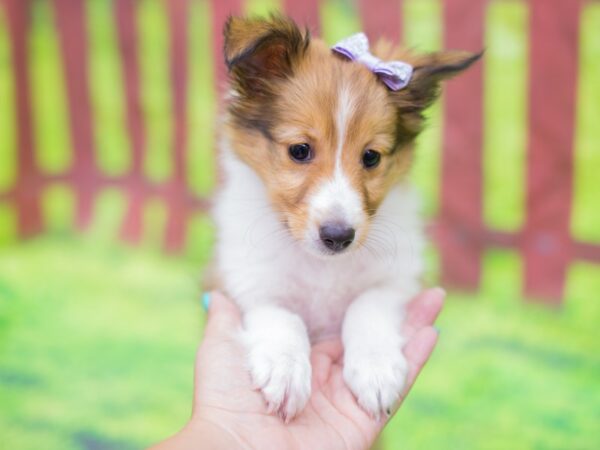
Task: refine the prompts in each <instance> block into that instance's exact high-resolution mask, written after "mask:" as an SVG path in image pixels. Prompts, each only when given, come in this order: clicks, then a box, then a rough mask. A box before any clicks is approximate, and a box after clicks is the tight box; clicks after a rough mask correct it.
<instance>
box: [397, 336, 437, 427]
mask: <svg viewBox="0 0 600 450" xmlns="http://www.w3.org/2000/svg"><path fill="white" fill-rule="evenodd" d="M437 340H438V332H437V331H436V329H435V328H433V327H424V328H421V329H420V330H419V331H417V332H416V333H415V335H414V336H413V337H412V338H411V339H410V340H409V341H408V342H407V343H406V345H405V346H404V356H405V357H406V360H407V361H408V374H407V376H406V385H405V387H404V390H403V391H402V394H400V397H399V398H398V401H397V402H396V404H395V405H394V407H393V408H392V412H391V414H388V419H389V418H391V417H393V416H394V414H396V411H398V408H400V405H402V402H403V401H404V399H405V398H406V396H407V395H408V393H409V392H410V390H411V388H412V386H413V384H414V383H415V380H416V379H417V377H418V376H419V373H421V369H422V368H423V366H424V365H425V363H426V362H427V360H428V359H429V357H430V356H431V353H432V352H433V349H434V348H435V344H436V343H437Z"/></svg>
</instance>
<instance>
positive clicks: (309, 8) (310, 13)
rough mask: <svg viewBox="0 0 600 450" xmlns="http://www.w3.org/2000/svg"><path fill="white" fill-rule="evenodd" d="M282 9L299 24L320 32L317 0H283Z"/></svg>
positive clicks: (317, 32)
mask: <svg viewBox="0 0 600 450" xmlns="http://www.w3.org/2000/svg"><path fill="white" fill-rule="evenodd" d="M283 10H284V11H285V13H286V14H287V15H289V16H290V17H291V18H292V19H294V20H295V21H296V23H297V24H298V25H299V26H307V27H308V29H309V30H310V31H311V32H313V33H316V34H319V33H320V28H321V21H320V19H319V0H302V1H298V0H284V2H283Z"/></svg>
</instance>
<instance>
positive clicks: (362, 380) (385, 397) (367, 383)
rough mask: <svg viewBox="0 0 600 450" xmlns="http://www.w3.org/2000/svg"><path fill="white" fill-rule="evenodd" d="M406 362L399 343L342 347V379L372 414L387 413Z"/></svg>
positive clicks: (402, 380) (399, 387)
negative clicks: (392, 345)
mask: <svg viewBox="0 0 600 450" xmlns="http://www.w3.org/2000/svg"><path fill="white" fill-rule="evenodd" d="M407 374H408V364H407V361H406V358H405V357H404V355H403V354H402V350H401V348H399V347H390V348H369V347H362V346H361V347H360V349H346V355H345V357H344V380H345V381H346V384H347V385H348V387H349V388H350V390H351V391H352V393H353V394H354V396H355V397H356V400H357V401H358V404H359V405H360V406H361V407H362V408H363V409H364V410H365V411H366V412H367V413H369V414H370V415H371V416H372V417H375V418H377V419H378V418H379V417H380V414H381V413H384V414H386V415H388V416H389V415H390V413H391V411H392V409H393V407H394V405H395V404H396V402H397V401H398V399H399V398H400V394H401V393H402V390H403V389H404V386H405V383H406V376H407Z"/></svg>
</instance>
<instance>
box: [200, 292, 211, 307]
mask: <svg viewBox="0 0 600 450" xmlns="http://www.w3.org/2000/svg"><path fill="white" fill-rule="evenodd" d="M202 306H203V307H204V310H205V311H208V307H209V306H210V292H205V293H204V294H202Z"/></svg>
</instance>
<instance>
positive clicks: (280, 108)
mask: <svg viewBox="0 0 600 450" xmlns="http://www.w3.org/2000/svg"><path fill="white" fill-rule="evenodd" d="M225 32H226V48H225V55H226V59H227V61H228V63H229V64H230V69H231V70H232V74H231V78H232V86H233V89H234V91H235V93H234V97H233V100H232V103H231V104H230V116H229V120H228V121H226V128H225V132H226V133H227V135H228V138H229V141H230V142H231V143H232V146H233V149H234V151H235V152H236V153H237V154H238V156H239V157H240V158H241V159H242V160H243V161H244V162H246V163H247V164H248V165H249V166H250V167H252V168H253V169H254V171H255V172H256V173H257V174H258V175H259V176H260V177H261V178H262V180H263V182H264V184H265V186H266V188H267V191H268V193H269V196H270V199H271V201H272V204H273V205H274V207H275V209H276V211H277V212H278V213H279V214H280V215H281V219H282V221H283V222H284V223H285V224H286V225H287V226H288V228H289V230H290V231H291V233H292V235H293V236H295V237H296V238H297V239H301V238H302V236H303V234H304V231H305V229H306V226H307V220H308V203H307V199H308V198H309V197H310V195H311V194H312V193H313V191H314V189H315V188H316V187H318V186H319V184H320V183H322V182H323V181H324V180H325V179H327V178H328V177H331V176H332V174H333V172H334V168H335V162H336V149H337V148H338V146H339V145H340V143H339V142H338V134H339V130H338V129H337V127H338V126H339V124H337V123H336V116H337V113H338V111H337V108H338V106H339V105H338V99H339V98H340V96H341V91H342V90H346V92H347V93H349V95H350V97H351V102H352V105H354V108H352V110H351V113H350V115H349V117H348V122H347V124H346V133H345V136H343V137H342V138H343V150H342V169H343V172H344V173H345V175H346V176H347V177H348V178H349V179H350V181H351V184H352V186H353V187H354V188H355V189H356V191H357V192H359V193H360V194H361V196H362V200H363V206H364V210H365V212H366V213H367V216H372V215H373V214H374V213H375V212H376V210H377V208H378V206H379V205H380V203H381V202H382V200H383V199H384V197H385V195H386V194H387V192H388V191H389V189H390V188H391V186H392V185H393V184H394V183H397V182H399V181H401V180H402V179H403V177H404V176H405V175H406V173H407V172H408V170H409V168H410V165H411V161H412V155H413V141H414V137H415V136H416V135H417V134H418V132H419V131H420V130H421V127H422V116H421V112H422V110H423V108H425V107H426V106H428V105H429V104H430V103H431V102H432V101H433V100H434V99H435V98H436V97H437V94H438V84H439V81H440V80H441V79H442V78H443V77H445V76H448V75H451V74H453V73H455V72H456V71H458V70H462V68H464V67H462V66H461V64H463V65H464V63H465V61H466V60H468V59H469V58H471V59H472V58H473V55H472V54H467V53H464V52H454V53H443V54H442V53H440V54H433V55H425V56H417V55H413V54H411V53H410V52H407V51H405V50H400V49H397V48H395V47H393V46H392V45H391V44H389V43H387V42H385V41H381V42H379V43H378V44H377V45H376V46H375V47H374V53H375V54H377V55H378V56H379V57H381V58H383V59H387V60H390V59H402V60H404V61H406V62H409V63H411V64H412V65H413V66H414V67H415V74H414V77H413V81H412V82H411V85H409V87H408V88H406V89H404V90H401V91H398V92H393V91H390V90H389V89H387V88H386V86H385V85H384V84H383V83H381V82H380V81H379V80H378V79H377V77H376V76H375V75H374V74H373V73H372V72H371V71H369V70H368V69H367V68H366V67H364V66H363V65H361V64H358V63H355V62H350V61H348V60H346V59H344V58H343V57H341V56H338V55H335V54H333V53H332V52H331V50H330V49H329V47H328V46H327V45H326V44H325V43H324V42H322V41H321V40H318V39H314V40H311V41H310V43H309V41H308V36H307V34H306V33H302V32H300V31H299V30H298V29H297V28H296V27H295V25H294V24H293V22H291V21H289V20H287V19H284V18H281V17H276V18H272V19H271V21H269V20H264V19H261V20H257V21H253V20H249V19H231V20H230V21H229V22H228V25H227V28H226V31H225ZM269 33H272V34H273V37H272V45H269V42H270V39H271V38H270V37H269V36H270V35H269ZM286 36H287V38H286ZM257 39H259V40H260V46H258V47H257V46H256V42H257ZM286 39H287V40H286ZM253 46H254V47H253ZM244 52H246V54H247V58H250V61H249V62H248V61H246V60H244V59H243V58H242V60H241V62H240V64H241V65H240V66H239V67H236V62H235V59H236V58H237V57H238V56H239V55H243V54H245V53H244ZM279 59H280V60H279ZM232 61H233V63H232ZM232 64H233V67H231V65H232ZM260 64H263V65H264V67H263V66H261V65H260ZM467 65H468V63H467ZM454 66H456V69H455V70H452V69H453V67H454ZM261 67H263V70H262V71H261ZM436 67H437V68H439V67H442V68H443V67H450V70H448V71H446V72H444V71H443V70H439V71H438V73H436V72H435V70H434V69H435V68H436ZM248 68H250V69H248ZM245 70H250V73H249V74H246V72H245ZM246 76H247V77H249V78H250V80H247V79H245V77H246ZM249 86H250V87H254V88H255V89H248V87H249ZM299 143H308V144H310V145H311V147H312V148H313V151H314V159H313V160H312V161H310V162H309V163H306V164H298V163H297V162H294V161H293V160H292V159H291V158H290V156H289V154H288V147H289V146H290V145H293V144H299ZM367 149H372V150H376V151H378V152H380V153H381V154H382V158H381V162H380V164H379V165H378V166H377V167H375V168H373V169H366V168H365V167H363V165H362V162H361V160H362V155H363V153H364V152H365V150H367ZM365 226H368V224H365ZM359 234H361V235H363V236H364V235H366V233H359Z"/></svg>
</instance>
